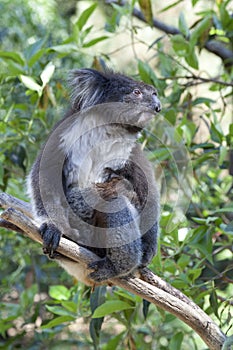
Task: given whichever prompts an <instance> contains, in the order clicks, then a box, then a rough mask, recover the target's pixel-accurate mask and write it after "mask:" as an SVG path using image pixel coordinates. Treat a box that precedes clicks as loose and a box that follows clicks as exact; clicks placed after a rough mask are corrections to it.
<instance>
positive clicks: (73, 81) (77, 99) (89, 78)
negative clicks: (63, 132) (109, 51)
mask: <svg viewBox="0 0 233 350" xmlns="http://www.w3.org/2000/svg"><path fill="white" fill-rule="evenodd" d="M107 82H108V79H107V77H106V76H105V74H104V73H101V72H98V71H96V70H94V69H86V68H85V69H76V70H73V71H71V73H70V74H69V78H68V83H69V86H70V88H71V104H72V109H73V110H74V111H79V110H81V109H85V108H87V107H90V106H93V105H96V104H99V103H102V102H103V100H104V92H105V89H104V86H105V85H106V84H107Z"/></svg>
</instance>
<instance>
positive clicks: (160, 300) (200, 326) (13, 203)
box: [0, 193, 231, 350]
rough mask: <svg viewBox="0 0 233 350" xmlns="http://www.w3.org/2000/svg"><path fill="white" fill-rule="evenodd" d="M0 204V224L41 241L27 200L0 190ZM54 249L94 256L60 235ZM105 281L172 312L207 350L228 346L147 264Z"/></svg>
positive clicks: (80, 257)
mask: <svg viewBox="0 0 233 350" xmlns="http://www.w3.org/2000/svg"><path fill="white" fill-rule="evenodd" d="M0 208H3V209H4V211H3V212H2V214H1V220H0V226H1V227H5V228H7V229H13V230H15V231H17V232H23V233H24V234H26V235H27V236H28V237H29V238H31V239H32V240H34V241H36V242H38V243H41V244H42V239H41V236H40V233H39V228H38V227H37V226H36V224H35V223H34V222H33V219H32V218H33V215H32V211H31V206H30V205H29V204H28V203H26V202H23V201H21V200H19V199H17V198H14V197H12V196H10V195H7V194H5V193H1V194H0ZM57 251H58V252H59V253H60V254H62V255H64V256H66V257H67V258H68V259H71V260H73V261H76V262H77V263H79V264H80V263H81V264H83V266H85V267H86V266H87V264H88V263H90V262H93V261H96V259H98V257H96V255H95V254H93V253H92V252H90V251H89V250H87V249H85V248H83V247H80V246H78V244H76V243H74V242H72V241H70V240H68V239H66V238H63V237H62V238H61V241H60V245H59V247H58V249H57ZM108 283H109V284H110V285H117V286H120V287H122V288H124V289H126V290H128V291H129V292H131V293H134V294H136V295H139V296H140V297H142V298H143V299H146V300H148V301H149V302H151V303H153V304H155V305H156V306H158V307H160V308H161V309H163V310H166V311H168V312H170V313H171V314H173V315H175V316H176V317H178V318H179V319H180V320H182V321H183V322H185V323H186V324H187V325H189V326H190V327H191V328H192V329H193V330H194V331H195V332H196V333H197V334H199V336H200V337H201V338H202V339H203V341H204V342H205V343H206V345H207V346H208V347H209V349H210V350H220V349H222V346H223V345H224V344H225V345H224V349H227V350H230V347H231V345H228V343H230V344H231V340H230V338H228V339H227V338H226V336H225V334H224V333H223V332H222V331H221V329H220V328H219V327H218V326H217V325H216V324H215V323H214V321H213V320H212V319H211V318H210V317H209V316H208V315H207V314H205V312H204V311H203V310H202V309H201V308H200V307H199V306H198V305H196V304H195V303H194V302H193V301H192V300H190V299H189V298H188V297H187V296H186V295H184V294H183V293H181V292H180V291H179V290H177V289H176V288H174V287H172V286H171V285H170V284H168V283H167V282H165V281H164V280H163V279H161V278H160V277H158V276H156V275H155V274H154V273H153V272H152V271H150V270H149V269H148V268H145V269H143V270H142V271H141V273H140V277H136V276H128V277H124V278H115V279H111V280H109V281H108ZM229 340H230V342H229Z"/></svg>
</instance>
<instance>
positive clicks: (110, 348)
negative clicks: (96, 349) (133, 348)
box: [101, 332, 125, 350]
mask: <svg viewBox="0 0 233 350" xmlns="http://www.w3.org/2000/svg"><path fill="white" fill-rule="evenodd" d="M124 334H125V332H121V333H120V334H118V335H117V336H115V337H112V338H111V339H110V340H109V341H108V343H107V344H106V345H102V347H101V349H102V350H116V349H117V346H118V344H119V343H120V341H122V339H124Z"/></svg>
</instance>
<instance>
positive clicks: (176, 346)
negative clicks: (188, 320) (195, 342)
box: [169, 332, 184, 350]
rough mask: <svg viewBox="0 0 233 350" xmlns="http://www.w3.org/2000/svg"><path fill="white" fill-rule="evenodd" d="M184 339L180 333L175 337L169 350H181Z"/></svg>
mask: <svg viewBox="0 0 233 350" xmlns="http://www.w3.org/2000/svg"><path fill="white" fill-rule="evenodd" d="M183 338H184V335H183V333H182V332H179V333H176V334H175V335H173V337H172V339H171V341H170V344H169V350H180V349H181V344H182V342H183Z"/></svg>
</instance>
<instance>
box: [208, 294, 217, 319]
mask: <svg viewBox="0 0 233 350" xmlns="http://www.w3.org/2000/svg"><path fill="white" fill-rule="evenodd" d="M210 305H211V306H212V309H213V311H214V314H215V316H217V317H218V318H219V314H218V296H217V293H216V291H215V290H214V289H213V290H212V293H211V294H210Z"/></svg>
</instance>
